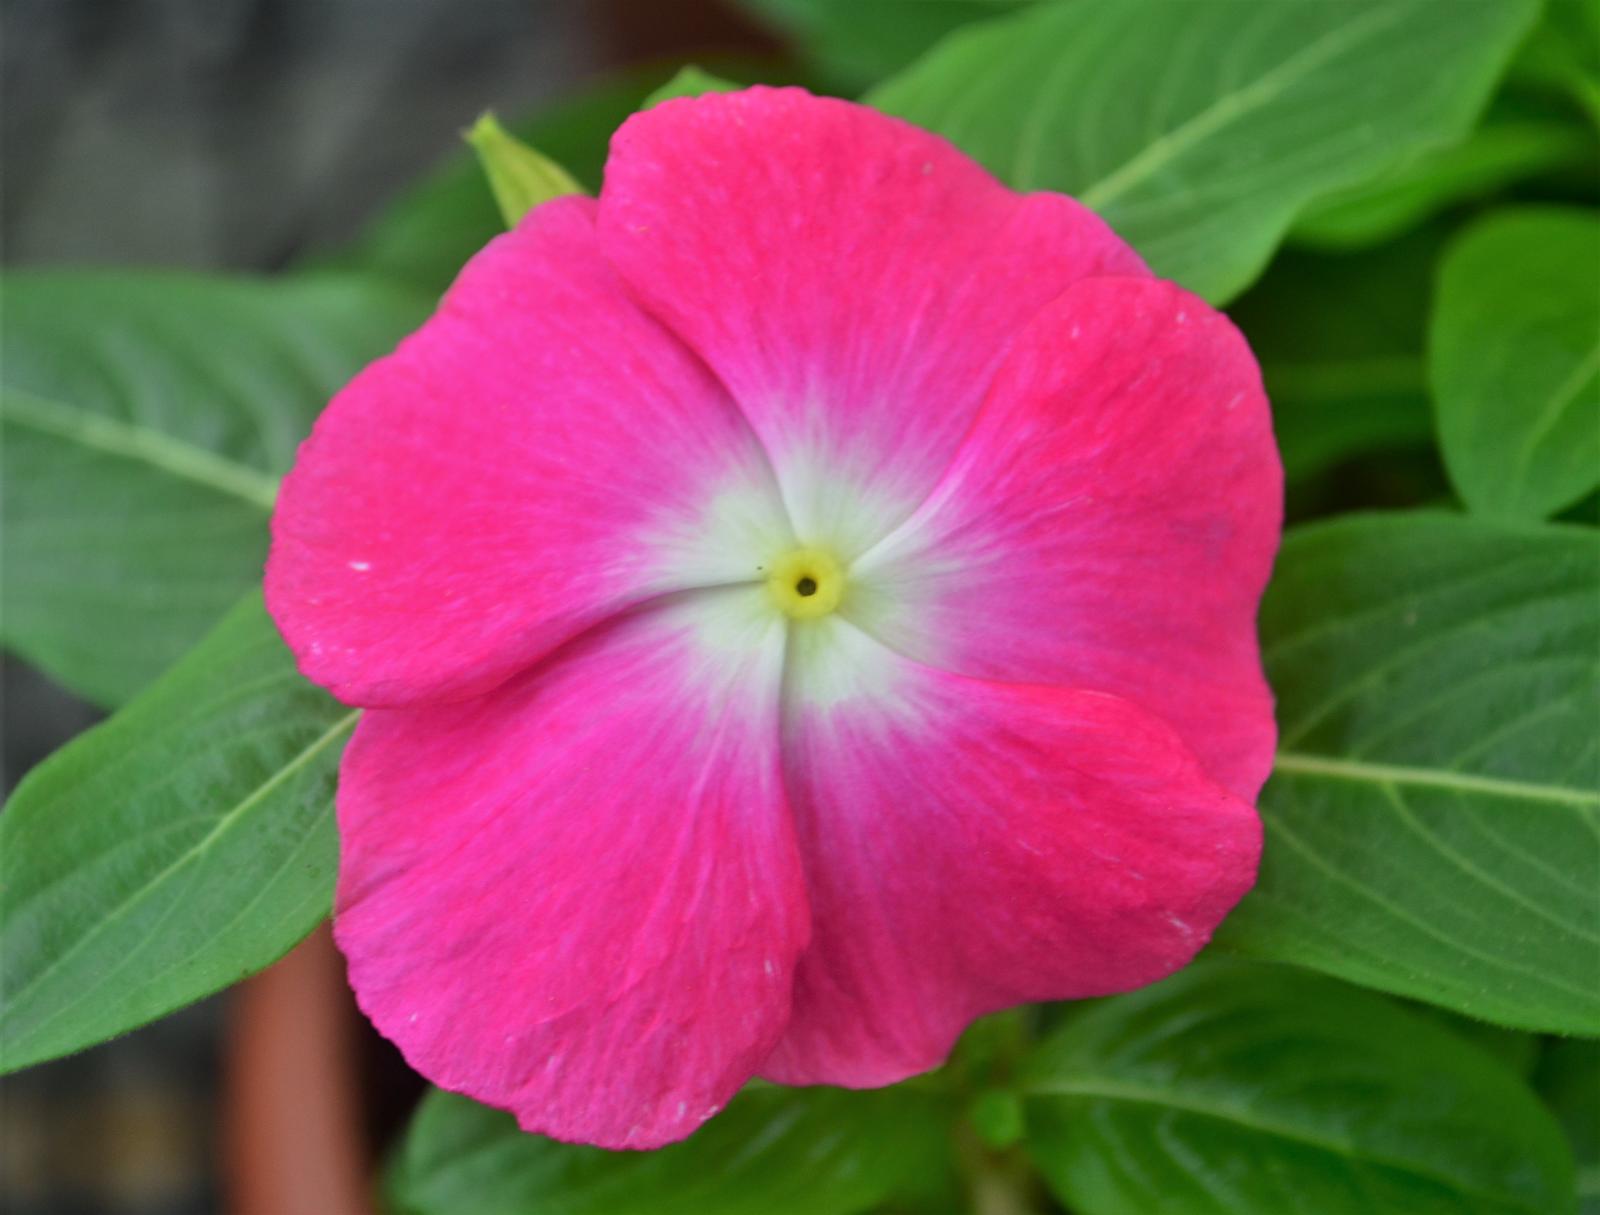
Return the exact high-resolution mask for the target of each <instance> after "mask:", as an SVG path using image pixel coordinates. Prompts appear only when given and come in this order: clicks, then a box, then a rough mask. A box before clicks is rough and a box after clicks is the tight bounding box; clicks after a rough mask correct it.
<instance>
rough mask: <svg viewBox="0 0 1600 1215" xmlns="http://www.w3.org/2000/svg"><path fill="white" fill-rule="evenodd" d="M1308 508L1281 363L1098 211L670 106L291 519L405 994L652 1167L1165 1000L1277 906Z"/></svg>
mask: <svg viewBox="0 0 1600 1215" xmlns="http://www.w3.org/2000/svg"><path fill="white" fill-rule="evenodd" d="M1280 484H1281V474H1280V469H1279V463H1278V458H1277V454H1276V451H1275V448H1274V445H1273V441H1272V435H1271V427H1270V420H1269V416H1268V411H1267V405H1266V401H1265V398H1264V396H1263V394H1262V389H1261V383H1260V377H1259V372H1258V370H1257V367H1256V365H1255V362H1254V360H1253V358H1252V356H1251V354H1250V352H1249V350H1248V348H1247V347H1246V345H1245V343H1244V341H1243V339H1242V338H1241V337H1240V336H1239V334H1238V333H1237V331H1236V330H1235V329H1234V328H1233V326H1232V325H1231V324H1230V323H1229V322H1228V321H1227V320H1226V319H1225V318H1223V317H1222V316H1221V315H1219V314H1218V313H1217V312H1215V311H1214V310H1212V309H1211V308H1209V307H1208V306H1206V305H1205V304H1204V303H1203V302H1201V301H1200V300H1199V299H1197V298H1195V297H1193V296H1191V295H1189V294H1187V293H1186V292H1184V291H1183V290H1181V289H1180V288H1178V287H1176V286H1174V285H1173V284H1171V283H1167V282H1163V281H1160V280H1158V279H1156V278H1154V277H1152V276H1151V275H1150V273H1149V272H1148V271H1147V270H1146V268H1145V267H1144V266H1143V264H1142V263H1141V262H1140V260H1139V259H1138V257H1137V256H1135V254H1134V253H1133V252H1132V251H1131V250H1130V249H1129V248H1128V247H1127V246H1126V245H1125V244H1123V243H1122V242H1121V241H1120V240H1119V239H1118V238H1117V237H1116V236H1115V235H1114V234H1113V233H1112V232H1111V231H1110V230H1109V229H1108V228H1107V227H1106V225H1105V224H1104V223H1102V222H1101V221H1100V220H1099V219H1098V218H1096V217H1095V216H1094V215H1093V214H1091V213H1090V212H1088V211H1087V210H1085V209H1084V208H1083V207H1082V206H1080V205H1078V204H1077V203H1075V202H1074V201H1072V200H1071V199H1069V198H1066V197H1063V196H1060V195H1056V194H1028V195H1024V194H1018V193H1015V192H1013V191H1011V190H1008V189H1006V188H1004V187H1002V186H1001V185H1000V184H998V183H997V182H996V181H995V180H994V179H993V178H992V177H990V176H989V175H988V174H987V173H986V172H985V171H984V170H983V169H981V168H980V167H979V166H978V165H976V164H975V163H973V162H972V161H970V160H968V159H967V158H966V157H965V156H963V155H962V154H960V153H959V152H957V151H956V150H955V149H954V148H952V147H951V146H950V145H949V144H947V143H945V142H944V141H942V140H940V139H938V138H936V137H934V136H932V135H930V134H927V133H925V132H923V131H920V130H918V129H916V128H914V127H911V126H908V125H906V124H904V123H902V122H899V121H897V120H894V119H892V118H889V117H886V116H883V115H881V114H878V113H875V112H873V111H871V110H869V109H866V108H864V107H861V106H857V105H852V104H848V103H845V102H842V101H835V100H826V99H819V98H815V97H812V96H810V95H808V94H807V93H805V92H803V91H800V90H794V89H779V90H770V89H761V88H756V89H750V90H747V91H744V92H739V93H731V94H723V95H713V96H706V97H701V98H694V99H682V100H676V101H671V102H667V103H665V104H663V105H660V106H658V107H656V108H654V109H652V110H649V111H647V112H645V113H642V114H639V115H636V116H635V117H633V118H632V119H630V120H629V121H628V122H627V123H626V124H624V126H623V127H622V128H621V130H620V131H619V132H618V133H617V135H616V136H615V138H614V140H613V144H612V149H611V156H610V160H609V162H608V164H607V166H606V174H605V186H604V189H603V190H602V192H601V194H600V196H599V198H598V199H588V198H580V197H569V198H561V199H557V200H554V201H551V202H548V203H545V204H544V205H542V206H540V207H538V208H536V209H535V210H533V211H532V212H531V213H529V214H528V216H527V217H526V218H525V219H524V220H523V221H522V222H521V223H520V224H519V225H518V226H517V227H516V228H515V229H514V230H513V231H511V232H509V233H507V234H506V235H504V236H501V237H499V238H498V239H496V240H495V241H493V242H492V243H491V244H490V245H489V246H488V247H487V248H486V249H484V250H483V252H481V253H480V254H479V255H478V256H477V257H476V258H475V259H473V261H472V262H471V263H470V264H469V265H468V266H467V267H466V268H465V269H464V270H463V272H462V274H461V276H460V278H459V279H458V281H457V282H456V284H455V285H454V287H453V288H452V289H451V290H450V292H449V293H448V294H447V295H446V297H445V298H444V300H443V302H442V303H441V305H440V307H439V309H438V311H437V313H436V314H435V315H434V316H433V318H432V319H431V320H429V321H428V322H427V324H426V325H424V326H423V328H422V329H421V330H420V331H419V332H417V333H416V334H415V335H414V336H412V337H411V338H409V339H408V340H407V341H406V342H404V343H403V344H402V345H401V346H400V348H399V349H398V350H397V351H396V352H395V353H394V354H393V355H391V356H390V357H387V358H384V359H382V360H380V361H379V362H377V363H375V364H373V365H372V366H370V367H368V368H367V369H366V370H365V371H364V372H362V373H361V374H360V375H359V376H358V377H357V378H356V379H355V380H354V381H353V382H352V383H351V384H350V385H349V386H348V387H347V388H345V389H344V390H343V391H342V392H341V393H340V394H339V395H338V396H337V398H336V399H335V400H334V401H333V403H332V404H331V406H330V407H329V408H328V410H327V411H326V413H325V414H324V415H323V417H322V418H321V420H320V421H319V422H318V424H317V426H316V429H315V432H314V434H313V435H312V436H311V438H310V439H309V440H308V441H307V442H306V444H305V445H304V447H303V448H302V450H301V452H300V455H299V460H298V463H297V465H296V467H295V469H294V471H293V472H292V473H291V474H290V476H289V477H288V479H287V480H286V482H285V483H284V486H283V491H282V495H281V498H280V501H279V505H278V508H277V513H276V516H275V519H274V540H273V548H272V554H271V560H270V563H269V567H268V572H267V592H268V602H269V605H270V608H271V610H272V612H273V615H274V617H275V618H276V620H277V622H278V624H279V626H280V628H281V629H282V631H283V634H284V636H285V637H286V638H287V640H288V642H289V644H290V646H291V647H292V648H293V650H294V652H295V654H296V656H297V658H298V660H299V663H300V665H301V668H302V669H303V670H304V672H305V673H306V674H307V675H308V676H309V677H310V678H311V679H313V680H315V681H316V682H318V683H320V684H322V685H323V686H325V687H327V688H328V689H330V690H331V691H332V692H333V693H334V694H335V695H336V696H338V697H339V698H340V699H342V700H344V701H347V702H348V703H350V704H352V705H359V706H363V707H364V708H365V709H366V710H367V711H366V712H365V713H364V714H363V716H362V718H361V721H360V725H359V726H358V728H357V730H356V732H355V736H354V738H353V740H352V742H351V744H350V747H349V749H348V751H347V753H346V755H345V758H344V762H343V769H342V773H341V777H340V784H339V793H338V819H339V829H340V837H341V847H342V857H341V862H340V874H339V882H338V893H337V903H336V909H335V911H336V918H335V933H336V937H337V940H338V943H339V945H340V947H341V948H342V950H343V951H344V953H345V955H346V957H347V958H348V961H349V975H350V981H351V984H352V986H353V987H354V989H355V992H356V995H357V998H358V999H359V1001H360V1004H361V1006H362V1008H363V1009H364V1010H365V1012H366V1014H367V1015H368V1016H369V1017H370V1018H371V1019H372V1021H373V1023H374V1024H375V1025H376V1026H377V1027H378V1029H379V1030H380V1031H381V1032H383V1033H384V1034H385V1035H386V1036H388V1037H389V1038H391V1039H392V1040H393V1041H394V1042H396V1043H397V1044H398V1045H399V1046H400V1048H401V1049H402V1050H403V1051H404V1053H405V1055H406V1057H407V1059H408V1060H410V1062H411V1063H412V1064H413V1065H414V1066H415V1067H416V1068H417V1069H418V1070H419V1071H420V1072H422V1073H423V1075H425V1076H427V1077H429V1078H430V1079H431V1080H433V1081H434V1082H435V1083H437V1084H439V1085H442V1086H443V1087H445V1088H448V1089H452V1090H456V1091H459V1092H462V1093H466V1094H468V1095H470V1096H472V1097H474V1098H476V1099H478V1100H480V1101H484V1102H487V1103H489V1104H492V1105H496V1106H500V1107H503V1108H506V1109H509V1110H512V1111H514V1112H515V1114H516V1116H517V1117H518V1119H519V1120H520V1122H521V1124H522V1125H523V1126H524V1127H525V1128H527V1129H529V1130H533V1131H539V1132H543V1133H547V1134H550V1135H553V1136H556V1137H558V1138H561V1139H568V1140H580V1141H585V1142H589V1143H595V1144H600V1145H604V1146H608V1147H635V1148H642V1147H651V1146H656V1145H659V1144H662V1143H665V1142H668V1141H671V1140H675V1139H679V1138H682V1137H683V1136H685V1135H688V1134H689V1133H691V1132H692V1131H693V1130H694V1129H695V1128H696V1127H697V1126H699V1125H700V1124H701V1123H702V1122H703V1121H704V1120H705V1119H707V1118H709V1117H710V1116H712V1115H713V1114H714V1113H716V1111H717V1110H718V1109H719V1108H720V1107H721V1106H722V1105H723V1104H724V1103H726V1102H727V1100H728V1099H729V1097H730V1096H731V1095H732V1094H733V1093H734V1092H736V1091H737V1090H738V1088H739V1087H740V1086H741V1085H742V1084H743V1083H745V1082H746V1081H747V1080H748V1079H750V1078H751V1077H752V1076H762V1077H766V1078H767V1079H770V1080H773V1081H777V1082H779V1083H782V1084H795V1085H804V1084H835V1085H848V1086H857V1087H861V1086H874V1085H883V1084H888V1083H892V1082H894V1081H896V1080H899V1079H901V1078H903V1077H906V1076H909V1075H912V1074H914V1073H918V1072H922V1071H925V1070H927V1069H929V1068H932V1067H935V1066H937V1065H938V1064H939V1063H940V1062H941V1060H943V1059H944V1058H945V1056H946V1055H947V1053H948V1052H949V1050H950V1048H951V1046H952V1044H953V1043H954V1041H955V1039H956V1038H957V1036H958V1035H959V1034H960V1033H961V1031H962V1029H963V1028H964V1027H965V1026H966V1025H967V1024H968V1023H970V1022H971V1021H972V1020H973V1019H974V1018H975V1017H977V1016H980V1015H982V1014H984V1013H987V1012H990V1011H993V1010H997V1009H1002V1008H1005V1007H1008V1006H1011V1005H1015V1004H1019V1003H1023V1002H1028V1001H1037V1000H1055V999H1072V998H1079V997H1087V996H1098V995H1104V994H1107V993H1111V992H1118V991H1124V990H1127V989H1130V988H1134V987H1138V986H1140V985H1143V984H1147V983H1150V982H1152V981H1154V980H1156V979H1159V978H1161V977H1162V976H1164V975H1166V974H1169V973H1170V972H1172V971H1173V970H1175V969H1177V968H1179V967H1181V966H1183V965H1184V964H1185V963H1187V962H1188V961H1189V959H1190V958H1192V957H1193V955H1194V954H1195V952H1196V951H1197V950H1198V949H1199V948H1200V947H1201V946H1202V945H1203V944H1204V943H1205V942H1206V941H1207V940H1208V938H1209V937H1210V935H1211V933H1212V931H1213V929H1214V928H1215V927H1216V925H1217V924H1218V923H1219V921H1220V920H1221V919H1222V917H1223V916H1224V915H1226V914H1227V912H1228V911H1229V909H1230V908H1231V907H1232V906H1233V905H1234V904H1235V903H1236V902H1237V900H1238V899H1239V898H1240V897H1241V896H1242V895H1243V894H1244V892H1245V891H1246V890H1247V889H1248V888H1249V887H1250V885H1251V883H1252V882H1253V880H1254V876H1255V869H1256V862H1257V858H1258V854H1259V850H1260V825H1259V821H1258V818H1257V816H1256V813H1255V811H1254V809H1253V800H1254V798H1255V796H1256V794H1257V792H1258V791H1259V788H1260V786H1261V783H1262V781H1263V780H1264V779H1265V777H1266V774H1267V770H1268V766H1269V763H1270V759H1271V755H1272V750H1273V745H1274V727H1273V721H1272V706H1271V699H1270V696H1269V693H1268V690H1267V687H1266V684H1265V682H1264V680H1263V677H1262V673H1261V666H1260V656H1259V650H1258V644H1257V639H1256V632H1255V616H1256V609H1257V604H1258V600H1259V597H1260V594H1261V590H1262V587H1263V584H1264V583H1265V580H1266V577H1267V574H1268V570H1269V568H1270V565H1271V562H1272V557H1273V554H1274V551H1275V548H1276V544H1277V539H1278V533H1279V527H1280Z"/></svg>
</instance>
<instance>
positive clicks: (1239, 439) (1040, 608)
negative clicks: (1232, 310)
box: [846, 278, 1282, 799]
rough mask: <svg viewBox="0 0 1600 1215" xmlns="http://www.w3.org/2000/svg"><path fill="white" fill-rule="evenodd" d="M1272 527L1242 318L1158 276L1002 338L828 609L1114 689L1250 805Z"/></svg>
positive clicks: (1256, 378) (956, 649)
mask: <svg viewBox="0 0 1600 1215" xmlns="http://www.w3.org/2000/svg"><path fill="white" fill-rule="evenodd" d="M1281 520H1282V470H1281V467H1280V464H1279V461H1278V453H1277V449H1276V447H1275V446H1274V444H1273V440H1272V422H1271V416H1270V414H1269V411H1268V407H1267V401H1266V397H1265V396H1264V395H1263V393H1262V389H1261V377H1260V373H1259V371H1258V370H1257V368H1256V364H1255V360H1254V359H1253V358H1252V356H1251V354H1250V350H1249V348H1248V347H1247V346H1246V345H1245V342H1244V339H1243V338H1242V337H1241V336H1240V335H1239V333H1238V331H1237V330H1236V329H1234V327H1233V326H1232V325H1231V324H1230V323H1229V322H1228V321H1227V319H1226V318H1225V317H1223V316H1222V315H1221V314H1219V313H1217V312H1215V311H1213V310H1212V309H1211V308H1209V307H1207V306H1206V305H1205V304H1204V303H1202V302H1201V301H1200V300H1199V299H1197V298H1195V297H1194V296H1192V295H1189V294H1188V293H1187V292H1185V291H1183V290H1181V289H1180V288H1178V287H1175V286H1173V285H1172V284H1171V283H1164V282H1158V281H1155V280H1152V279H1116V278H1101V279H1094V280H1090V281H1086V282H1082V283H1079V284H1077V285H1075V286H1073V287H1071V288H1069V289H1068V290H1067V291H1066V292H1065V293H1063V295H1062V296H1061V298H1060V299H1059V300H1057V301H1056V302H1054V303H1053V304H1051V305H1050V306H1049V308H1047V309H1046V310H1045V311H1044V312H1042V313H1041V314H1040V316H1039V317H1038V319H1037V320H1036V321H1035V322H1034V323H1033V324H1032V325H1031V326H1030V327H1029V329H1028V331H1027V333H1026V334H1024V335H1023V336H1022V337H1021V338H1020V339H1019V340H1018V342H1017V344H1016V346H1015V348H1014V350H1013V352H1012V355H1011V357H1010V359H1009V360H1008V362H1007V363H1006V365H1005V367H1004V368H1002V370H1001V371H1000V374H999V375H998V376H997V377H996V380H995V384H994V388H993V390H992V391H991V393H990V395H989V397H988V400H987V401H986V403H985V405H984V409H983V412H982V413H981V414H980V415H979V418H978V420H977V422H976V423H975V424H974V427H973V431H972V433H971V434H970V435H969V436H968V438H967V440H966V442H965V444H964V445H963V447H962V449H961V452H960V453H959V455H958V456H957V457H956V460H955V462H954V463H953V465H952V467H951V469H950V472H949V475H948V476H947V477H946V478H945V480H944V481H943V482H941V484H940V486H939V488H938V489H937V490H936V491H935V493H934V494H933V496H932V497H930V498H929V500H928V501H927V502H925V503H924V504H923V506H922V508H921V509H920V510H919V511H918V513H917V515H916V517H915V518H913V519H911V520H910V521H909V522H908V523H907V524H906V525H905V526H904V527H902V528H901V529H900V530H899V531H898V532H896V533H895V534H894V535H893V536H891V537H890V538H889V539H888V540H886V541H885V542H884V543H883V544H882V545H881V546H880V547H879V548H877V549H876V550H874V551H873V552H871V553H869V554H867V556H866V557H865V558H864V559H863V560H862V561H861V562H860V563H859V564H858V566H857V568H856V570H855V571H853V574H852V577H853V581H852V598H851V600H850V602H849V603H848V604H847V607H846V610H847V611H849V612H850V613H851V616H852V619H854V620H855V621H857V622H858V623H859V624H860V625H861V626H862V627H863V628H866V629H867V630H868V631H869V632H871V633H873V634H874V635H875V636H878V637H880V638H881V639H883V640H884V641H886V642H887V643H888V644H890V645H892V646H893V647H895V648H896V649H898V650H901V651H902V652H904V653H908V654H910V655H912V656H913V657H915V658H918V659H920V660H922V661H924V662H928V663H930V664H932V665H934V666H938V667H942V668H944V669H947V670H952V671H960V672H962V673H964V674H968V675H975V676H981V677H984V678H989V679H1012V680H1025V681H1029V682H1035V683H1054V684H1061V685H1063V686H1067V687H1083V688H1096V689H1099V690H1101V691H1105V692H1110V693H1113V694H1115V695H1117V696H1121V697H1124V698H1126V699H1128V700H1131V701H1133V702H1135V703H1136V704H1138V705H1140V706H1141V707H1142V708H1145V709H1148V710H1150V711H1152V712H1154V713H1157V714H1159V715H1160V716H1161V717H1162V718H1164V719H1165V720H1166V721H1167V722H1168V723H1169V724H1171V725H1172V726H1174V727H1175V728H1176V729H1177V730H1178V732H1179V734H1181V735H1182V736H1183V738H1184V740H1185V742H1186V743H1187V744H1188V745H1189V747H1190V748H1191V749H1192V750H1193V751H1194V752H1195V754H1196V755H1198V756H1199V758H1200V760H1201V761H1202V763H1204V764H1205V766H1206V769H1207V771H1209V772H1210V773H1211V774H1212V775H1213V776H1214V777H1215V778H1216V779H1218V780H1220V781H1221V782H1222V783H1223V784H1225V785H1227V786H1228V787H1229V788H1230V789H1232V790H1233V791H1234V792H1235V793H1238V794H1239V795H1241V796H1243V797H1246V798H1252V799H1253V798H1254V797H1255V795H1256V793H1257V792H1258V791H1259V790H1260V788H1261V784H1262V782H1263V781H1264V780H1265V779H1266V776H1267V772H1268V769H1269V768H1270V766H1271V763H1272V752H1273V746H1274V742H1275V738H1276V733H1275V728H1274V725H1273V721H1272V697H1271V693H1270V692H1269V691H1268V688H1267V684H1266V681H1265V679H1264V678H1263V676H1262V672H1261V661H1260V653H1259V646H1258V642H1257V636H1256V611H1257V606H1258V604H1259V601H1260V598H1261V591H1262V588H1263V586H1264V585H1265V584H1266V580H1267V575H1268V573H1269V571H1270V570H1271V567H1272V558H1273V554H1274V553H1275V552H1276V550H1277V544H1278V534H1279V529H1280V526H1281Z"/></svg>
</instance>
